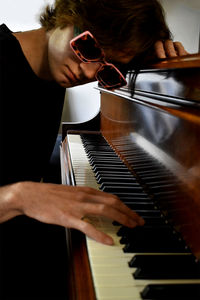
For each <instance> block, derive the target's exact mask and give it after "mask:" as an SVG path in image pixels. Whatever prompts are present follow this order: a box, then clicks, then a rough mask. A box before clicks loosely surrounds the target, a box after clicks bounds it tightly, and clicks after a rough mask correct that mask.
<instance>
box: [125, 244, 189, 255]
mask: <svg viewBox="0 0 200 300" xmlns="http://www.w3.org/2000/svg"><path fill="white" fill-rule="evenodd" d="M123 251H124V252H125V253H189V252H190V251H189V250H188V248H187V247H185V246H184V245H183V244H180V245H177V244H176V245H174V244H173V245H172V244H166V243H165V244H159V245H158V244H157V245H155V244H153V243H148V244H137V243H134V244H133V243H127V244H126V245H125V246H124V248H123Z"/></svg>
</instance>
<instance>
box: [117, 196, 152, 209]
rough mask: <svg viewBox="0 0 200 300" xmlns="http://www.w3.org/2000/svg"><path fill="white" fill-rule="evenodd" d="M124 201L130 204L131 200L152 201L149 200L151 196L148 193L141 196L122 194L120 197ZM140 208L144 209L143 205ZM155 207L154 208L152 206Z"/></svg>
mask: <svg viewBox="0 0 200 300" xmlns="http://www.w3.org/2000/svg"><path fill="white" fill-rule="evenodd" d="M120 199H121V200H122V201H123V202H124V203H125V202H126V203H130V204H131V202H132V201H133V202H134V201H138V200H139V201H148V202H152V201H151V198H150V197H149V196H148V195H143V196H141V197H139V198H138V197H137V196H136V197H133V196H132V197H128V196H124V197H122V196H121V198H120ZM142 209H145V208H144V207H143V208H142ZM154 209H155V208H154Z"/></svg>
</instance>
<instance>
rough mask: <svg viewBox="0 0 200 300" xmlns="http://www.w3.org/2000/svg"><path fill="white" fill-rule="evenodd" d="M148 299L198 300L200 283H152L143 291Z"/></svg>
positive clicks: (142, 295) (143, 296)
mask: <svg viewBox="0 0 200 300" xmlns="http://www.w3.org/2000/svg"><path fill="white" fill-rule="evenodd" d="M141 297H142V299H148V300H197V299H200V284H150V285H147V286H146V287H145V288H144V290H143V291H142V292H141Z"/></svg>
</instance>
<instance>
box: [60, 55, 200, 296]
mask: <svg viewBox="0 0 200 300" xmlns="http://www.w3.org/2000/svg"><path fill="white" fill-rule="evenodd" d="M128 76H129V77H128V78H129V85H128V87H126V88H121V89H119V90H115V91H107V90H104V89H101V88H100V89H99V90H100V93H101V112H100V132H101V134H102V135H103V136H104V137H105V139H106V140H107V141H108V143H109V144H110V145H111V147H112V148H113V149H114V150H115V152H116V154H117V155H118V156H119V157H120V158H121V160H122V161H123V162H124V164H125V165H126V166H127V168H128V169H129V170H130V171H131V172H132V173H133V174H134V176H136V177H137V178H138V180H139V181H140V182H141V184H142V186H143V187H144V189H145V191H147V193H149V194H150V195H151V197H152V199H153V201H155V203H156V205H157V206H159V209H160V210H161V212H162V213H163V215H164V217H165V218H166V219H167V220H168V221H169V223H170V224H172V225H173V227H174V229H175V230H176V231H177V232H179V233H180V234H181V236H182V238H183V240H184V241H185V243H186V245H187V247H188V249H189V251H191V253H193V255H194V256H195V257H196V258H197V259H199V258H200V152H199V150H200V55H198V54H197V55H190V56H185V57H182V58H173V59H167V60H165V61H162V62H160V63H157V64H155V65H153V66H152V67H151V68H148V69H143V70H140V72H139V74H138V75H137V77H136V79H135V82H134V80H133V79H132V78H134V74H129V75H128ZM133 85H134V86H133ZM73 129H75V128H73ZM84 129H88V128H87V127H86V128H84ZM63 132H64V133H63V136H65V134H66V128H65V125H64V126H63ZM135 145H136V146H137V147H139V148H141V149H143V151H144V152H145V153H146V154H147V156H148V157H149V158H152V160H153V161H157V162H158V165H159V168H160V169H162V168H163V169H164V170H167V172H169V174H171V175H172V177H171V178H170V180H167V181H166V182H165V181H164V179H163V180H162V174H161V173H159V172H160V171H159V169H155V173H153V170H152V169H153V165H154V163H152V166H151V164H150V165H149V164H148V161H146V160H145V163H144V164H143V165H142V166H141V168H140V167H139V168H138V165H137V163H136V164H135V160H134V153H133V151H131V149H133V148H134V147H135ZM64 155H65V154H64ZM69 160H70V157H69ZM145 164H146V169H145ZM135 166H136V167H137V168H135ZM71 168H73V166H72V165H71ZM156 168H157V166H156ZM140 170H142V171H143V170H144V172H147V174H150V175H149V176H150V177H151V176H152V177H155V180H153V181H154V183H153V185H152V186H151V185H149V184H148V181H147V182H146V181H145V179H143V177H142V176H140V175H141V174H142V173H141V172H140ZM148 172H149V173H148ZM156 173H157V174H156ZM160 174H161V175H160ZM68 175H69V177H73V176H74V174H73V170H72V173H71V175H70V174H68ZM159 176H160V179H159ZM147 177H148V176H147ZM163 178H164V177H163ZM159 180H160V181H159ZM68 183H70V182H68ZM67 236H68V250H69V253H68V254H69V265H70V271H69V284H70V298H69V299H70V300H73V299H85V300H86V299H87V300H93V299H96V295H95V289H94V283H93V279H92V275H91V269H90V262H89V260H88V256H87V248H86V244H85V237H84V236H83V235H82V234H81V233H80V232H77V231H75V230H68V233H67ZM164 299H165V298H164ZM120 300H122V299H120Z"/></svg>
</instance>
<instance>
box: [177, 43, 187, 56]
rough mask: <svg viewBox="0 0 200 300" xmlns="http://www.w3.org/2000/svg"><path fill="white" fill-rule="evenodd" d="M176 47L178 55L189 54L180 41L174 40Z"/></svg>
mask: <svg viewBox="0 0 200 300" xmlns="http://www.w3.org/2000/svg"><path fill="white" fill-rule="evenodd" d="M174 48H175V50H176V53H177V55H178V56H183V55H188V54H189V53H188V52H187V51H186V50H185V48H184V47H183V45H182V44H181V43H180V42H174Z"/></svg>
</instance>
